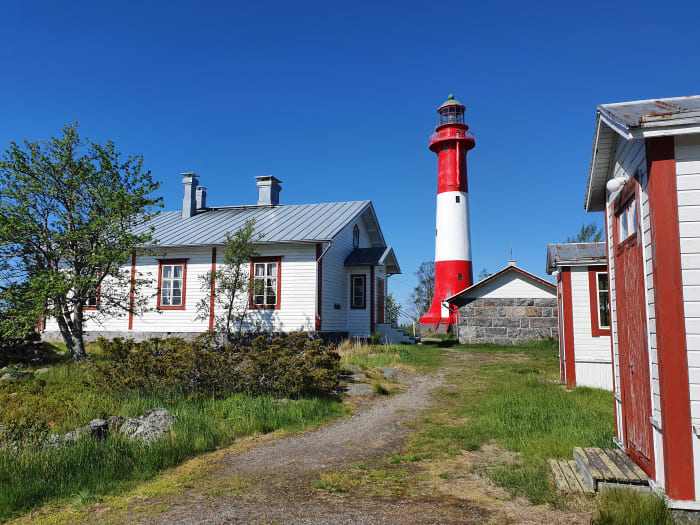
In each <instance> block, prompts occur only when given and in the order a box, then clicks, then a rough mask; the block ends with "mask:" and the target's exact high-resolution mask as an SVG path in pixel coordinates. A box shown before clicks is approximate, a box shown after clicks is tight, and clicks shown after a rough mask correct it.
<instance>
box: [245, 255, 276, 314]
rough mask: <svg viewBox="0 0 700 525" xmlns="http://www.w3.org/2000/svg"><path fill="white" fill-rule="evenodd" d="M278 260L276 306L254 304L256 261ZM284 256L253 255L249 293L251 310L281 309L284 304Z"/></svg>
mask: <svg viewBox="0 0 700 525" xmlns="http://www.w3.org/2000/svg"><path fill="white" fill-rule="evenodd" d="M260 262H276V263H277V304H275V305H274V306H265V305H263V306H256V305H254V304H253V283H254V281H255V263H260ZM281 291H282V257H280V256H275V257H253V258H252V259H251V260H250V293H249V294H248V308H250V309H251V310H279V309H280V304H282V295H281V293H280V292H281Z"/></svg>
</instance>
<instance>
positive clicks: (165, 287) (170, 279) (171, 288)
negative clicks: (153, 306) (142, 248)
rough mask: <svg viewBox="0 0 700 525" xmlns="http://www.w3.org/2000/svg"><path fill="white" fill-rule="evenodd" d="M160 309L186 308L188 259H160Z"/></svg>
mask: <svg viewBox="0 0 700 525" xmlns="http://www.w3.org/2000/svg"><path fill="white" fill-rule="evenodd" d="M158 263H159V271H158V290H159V291H158V309H159V310H184V309H185V282H186V279H187V260H186V259H164V260H160V261H158Z"/></svg>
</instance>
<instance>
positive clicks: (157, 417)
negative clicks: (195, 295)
mask: <svg viewBox="0 0 700 525" xmlns="http://www.w3.org/2000/svg"><path fill="white" fill-rule="evenodd" d="M174 421H175V416H174V415H173V414H171V413H170V411H169V410H166V409H165V408H154V409H153V410H149V411H148V412H146V413H145V414H144V415H142V416H141V417H136V418H129V419H127V420H126V421H124V423H123V424H122V425H121V427H119V433H120V434H121V435H123V436H125V437H127V438H129V439H138V440H140V441H152V440H154V439H158V438H160V437H163V436H164V435H166V434H167V433H168V432H169V431H170V428H171V427H172V425H173V422H174Z"/></svg>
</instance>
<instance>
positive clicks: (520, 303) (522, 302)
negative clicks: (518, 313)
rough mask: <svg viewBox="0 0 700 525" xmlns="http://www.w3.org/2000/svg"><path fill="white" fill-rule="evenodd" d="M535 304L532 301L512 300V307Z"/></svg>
mask: <svg viewBox="0 0 700 525" xmlns="http://www.w3.org/2000/svg"><path fill="white" fill-rule="evenodd" d="M534 304H535V300H534V299H514V300H513V306H533V305H534Z"/></svg>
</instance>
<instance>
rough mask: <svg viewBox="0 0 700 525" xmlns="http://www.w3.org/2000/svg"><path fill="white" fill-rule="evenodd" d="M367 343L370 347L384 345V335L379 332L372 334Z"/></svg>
mask: <svg viewBox="0 0 700 525" xmlns="http://www.w3.org/2000/svg"><path fill="white" fill-rule="evenodd" d="M367 343H368V344H370V345H378V344H381V343H382V334H381V333H379V332H372V333H371V334H369V337H368V338H367Z"/></svg>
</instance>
